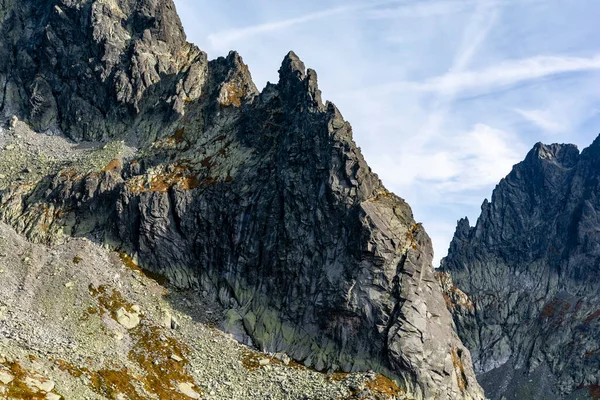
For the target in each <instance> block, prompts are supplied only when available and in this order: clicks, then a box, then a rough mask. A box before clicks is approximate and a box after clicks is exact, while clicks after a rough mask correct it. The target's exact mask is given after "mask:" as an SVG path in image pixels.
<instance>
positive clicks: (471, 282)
mask: <svg viewBox="0 0 600 400" xmlns="http://www.w3.org/2000/svg"><path fill="white" fill-rule="evenodd" d="M599 184H600V139H597V140H596V141H595V142H594V143H593V144H592V145H591V146H590V147H588V148H587V149H585V150H583V151H582V152H581V153H579V151H578V149H577V148H576V147H575V146H573V145H558V144H554V145H549V146H548V145H543V144H541V143H540V144H537V145H536V146H535V147H534V148H533V149H532V150H531V151H530V152H529V154H528V155H527V157H526V158H525V160H524V161H523V162H521V163H520V164H517V165H516V166H515V167H514V168H513V170H512V172H511V173H510V174H509V175H508V176H507V177H506V178H505V179H503V180H502V181H501V182H500V184H499V185H498V186H497V187H496V189H495V190H494V193H493V195H492V200H491V202H488V201H487V200H486V201H485V202H484V203H483V205H482V208H481V210H482V211H481V215H480V217H479V219H478V220H477V224H476V225H475V226H474V227H470V226H469V221H468V220H466V219H464V220H461V221H459V223H458V227H457V229H456V233H455V236H454V239H453V241H452V243H451V245H450V251H449V254H448V257H446V258H445V259H444V260H443V261H442V269H443V270H444V271H445V272H446V273H449V274H450V275H451V277H452V279H453V281H454V285H456V286H455V287H454V290H461V291H463V292H465V293H466V294H467V295H468V297H469V301H470V302H472V304H473V307H472V308H468V307H463V306H460V305H458V304H457V303H456V302H454V301H452V302H450V309H451V311H452V312H453V313H454V318H455V321H456V323H457V326H458V331H459V335H460V336H461V338H462V340H463V342H464V343H465V344H466V345H467V347H469V349H470V350H471V354H472V356H473V362H474V366H475V370H476V372H477V373H478V376H479V377H480V381H481V382H482V384H483V386H484V388H485V389H486V394H487V395H488V396H489V397H490V398H492V399H500V398H504V397H503V396H505V398H523V399H524V398H527V399H561V398H565V399H566V398H569V399H570V398H586V396H592V395H594V394H597V393H599V392H598V385H599V384H600V375H599V374H598V371H599V370H600V352H599V351H598V350H599V349H600V264H599V263H598V260H600V234H599V232H600V231H599V230H598V227H599V226H600V186H599ZM446 293H451V291H446ZM578 396H579V397H578Z"/></svg>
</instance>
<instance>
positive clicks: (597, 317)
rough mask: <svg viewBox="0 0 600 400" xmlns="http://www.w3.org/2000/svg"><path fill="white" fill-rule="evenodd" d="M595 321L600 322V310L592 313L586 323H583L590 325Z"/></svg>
mask: <svg viewBox="0 0 600 400" xmlns="http://www.w3.org/2000/svg"><path fill="white" fill-rule="evenodd" d="M594 320H600V310H596V311H594V312H593V313H591V314H590V315H588V317H587V318H586V319H585V321H583V323H584V324H589V323H591V322H592V321H594Z"/></svg>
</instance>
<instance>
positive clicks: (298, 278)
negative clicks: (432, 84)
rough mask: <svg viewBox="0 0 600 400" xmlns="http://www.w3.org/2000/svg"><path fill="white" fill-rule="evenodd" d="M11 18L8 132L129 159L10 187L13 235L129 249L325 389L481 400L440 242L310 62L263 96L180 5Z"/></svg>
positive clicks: (6, 12)
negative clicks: (329, 374) (358, 136)
mask: <svg viewBox="0 0 600 400" xmlns="http://www.w3.org/2000/svg"><path fill="white" fill-rule="evenodd" d="M1 7H2V8H1V9H0V10H1V11H0V16H1V21H2V22H1V24H2V25H1V29H2V32H3V35H4V38H5V39H6V40H3V41H2V42H1V43H2V45H1V46H2V47H0V51H1V52H3V54H4V55H7V56H6V57H0V59H1V61H0V79H1V80H2V82H3V84H4V87H5V90H4V95H3V96H4V97H3V102H2V108H1V109H2V112H3V113H4V115H5V116H6V117H7V118H8V117H11V116H13V115H16V116H18V117H19V118H20V119H21V120H24V121H25V122H27V123H28V124H29V125H30V126H31V127H33V128H34V129H36V130H38V131H40V132H53V133H60V132H63V133H64V134H65V135H67V136H68V137H70V138H72V139H74V140H76V141H81V140H89V141H98V140H113V141H120V140H123V141H124V143H123V144H122V146H121V147H119V148H121V149H123V148H125V149H126V150H127V151H116V152H115V154H114V159H113V160H111V161H110V162H106V163H104V164H102V165H101V167H100V168H98V164H99V162H98V160H97V159H95V158H94V157H93V156H89V157H88V158H86V160H87V161H86V162H87V163H89V167H86V168H82V167H81V165H74V164H73V163H71V164H69V163H68V162H64V163H62V164H61V163H57V162H55V163H52V164H49V166H44V168H48V169H49V172H48V173H47V174H46V175H45V177H43V178H41V179H37V180H30V181H28V180H27V179H26V180H25V181H23V180H21V181H15V182H13V183H12V184H10V185H7V187H6V188H5V189H4V190H2V191H1V192H0V217H1V218H2V219H3V220H4V221H7V222H9V223H10V224H12V225H13V226H14V227H15V228H16V229H17V230H19V231H20V232H22V233H23V234H25V235H27V237H28V238H29V239H30V240H34V241H38V242H45V243H55V242H60V241H63V240H64V239H65V238H66V237H68V236H86V237H89V238H92V239H93V240H95V241H98V242H101V243H103V244H107V245H110V246H112V247H114V248H119V249H120V250H122V251H124V252H126V253H128V254H129V255H130V256H131V257H132V258H133V259H134V260H135V261H136V262H137V263H139V264H140V265H142V266H143V267H145V268H146V269H148V270H151V271H154V272H158V273H160V274H162V275H164V276H166V277H168V278H169V280H170V281H171V283H172V284H174V285H176V286H178V287H180V288H183V289H190V290H194V289H197V290H201V291H203V292H206V294H207V295H208V296H211V297H212V298H213V299H216V300H219V301H220V302H221V304H222V305H224V306H225V307H226V308H227V309H228V312H227V322H226V323H225V324H224V326H223V327H222V328H223V329H225V330H228V331H231V332H234V333H235V334H236V335H237V337H238V338H239V339H240V340H246V341H249V342H252V343H253V344H255V345H256V346H258V347H259V348H261V349H263V350H267V351H273V352H275V351H285V352H287V353H288V354H289V355H290V356H292V357H293V358H295V359H296V360H298V361H300V362H302V363H304V364H305V365H307V366H310V367H313V368H315V369H317V370H332V371H335V370H343V371H357V370H369V369H373V370H377V371H380V372H383V373H385V374H387V375H388V376H391V377H394V378H397V379H398V381H399V382H400V385H401V386H402V388H403V391H404V392H405V394H406V396H407V398H415V399H434V398H435V399H482V398H483V394H482V391H481V389H480V387H479V385H478V383H477V382H476V380H475V377H474V373H473V369H472V366H471V360H470V355H469V351H468V350H467V349H466V348H465V347H464V346H463V345H462V344H461V342H460V340H459V339H458V337H457V335H456V333H455V330H454V325H453V321H452V318H451V315H450V313H449V312H448V310H447V309H446V305H445V301H444V298H443V296H442V292H441V289H440V285H439V283H438V282H437V280H436V279H435V276H434V270H433V268H432V257H433V251H432V246H431V241H430V239H429V237H428V236H427V234H426V233H425V231H424V229H423V227H422V226H421V225H419V224H417V223H416V222H415V220H414V218H413V215H412V211H411V209H410V207H409V205H408V204H406V202H405V201H404V200H403V199H401V198H400V197H398V196H396V195H394V194H392V193H390V192H388V191H387V190H386V189H385V188H384V187H383V185H382V183H381V182H380V180H379V179H378V177H377V175H375V174H374V173H373V172H372V171H371V169H370V168H369V167H368V165H367V164H366V162H365V160H364V158H363V156H362V154H361V152H360V149H359V148H358V147H357V146H356V144H355V143H354V141H353V140H352V129H351V127H350V125H349V124H348V123H347V122H346V121H344V119H343V117H342V115H341V114H340V112H339V111H338V109H337V108H336V107H335V106H334V105H333V104H331V103H329V102H326V103H324V102H323V101H322V99H321V93H320V91H319V89H318V85H317V75H316V73H315V71H313V70H310V69H308V70H307V69H306V68H305V66H304V64H303V63H302V61H301V60H300V59H299V58H298V57H297V56H296V55H295V54H294V53H292V52H290V53H289V54H288V55H287V56H286V57H285V59H284V61H283V63H282V66H281V69H280V71H279V75H280V77H279V81H278V83H276V84H268V85H267V86H266V87H265V88H264V90H263V91H262V92H259V91H258V90H257V89H256V87H255V85H254V84H253V83H252V79H251V76H250V73H249V71H248V68H247V66H246V65H245V64H244V63H243V61H242V59H241V58H240V56H239V55H238V54H237V53H235V52H232V53H230V54H229V56H228V57H226V58H219V59H217V60H214V61H208V60H207V58H206V55H205V54H204V53H203V52H201V51H200V50H198V49H197V48H196V47H195V46H193V45H191V44H189V43H187V42H186V41H185V35H184V33H183V30H182V28H181V24H180V22H179V19H178V17H177V15H176V13H175V8H174V5H173V3H172V2H171V1H170V0H169V1H165V0H161V1H151V0H144V1H133V0H119V1H117V0H113V1H109V0H104V1H102V0H98V1H68V0H63V1H32V0H30V1H20V2H16V1H14V2H10V1H7V2H4V3H2V6H1ZM8 55H14V56H8ZM113 143H114V142H113ZM117 147H118V146H117ZM112 148H113V147H110V146H108V147H106V148H105V149H104V150H103V153H102V157H106V153H107V152H108V153H110V151H111V150H110V149H112ZM94 154H95V153H94ZM86 165H88V164H86Z"/></svg>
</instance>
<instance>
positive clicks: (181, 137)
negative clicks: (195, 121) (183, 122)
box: [171, 128, 185, 144]
mask: <svg viewBox="0 0 600 400" xmlns="http://www.w3.org/2000/svg"><path fill="white" fill-rule="evenodd" d="M171 139H173V141H174V142H175V143H177V144H179V143H183V142H184V141H185V128H181V129H177V130H176V131H175V134H174V135H173V136H171Z"/></svg>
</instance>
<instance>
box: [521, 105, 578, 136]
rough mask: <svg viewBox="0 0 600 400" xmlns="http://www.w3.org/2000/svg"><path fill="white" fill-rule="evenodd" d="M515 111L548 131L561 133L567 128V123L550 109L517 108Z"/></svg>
mask: <svg viewBox="0 0 600 400" xmlns="http://www.w3.org/2000/svg"><path fill="white" fill-rule="evenodd" d="M514 111H515V112H516V113H517V114H519V115H520V116H522V117H523V118H525V119H526V120H527V121H529V122H531V123H533V124H534V125H536V126H538V127H539V128H541V129H542V130H544V131H545V132H547V133H559V132H564V131H565V130H566V129H567V126H566V124H565V123H563V122H562V121H559V120H558V118H557V116H556V114H553V113H552V112H551V111H549V110H535V109H534V110H522V109H518V108H517V109H515V110H514Z"/></svg>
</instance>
